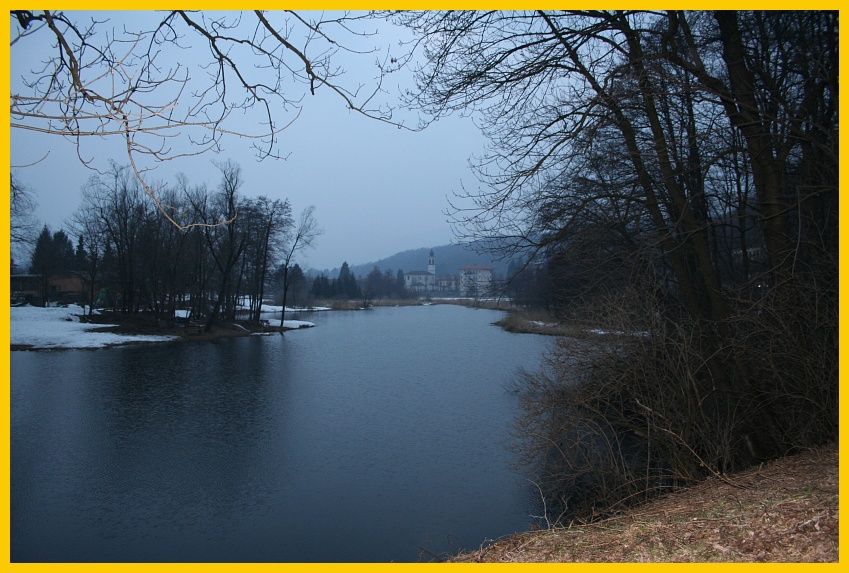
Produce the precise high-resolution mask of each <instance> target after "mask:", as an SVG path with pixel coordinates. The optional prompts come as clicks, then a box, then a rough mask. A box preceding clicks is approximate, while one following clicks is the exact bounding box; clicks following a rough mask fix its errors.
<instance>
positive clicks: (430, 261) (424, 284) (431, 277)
mask: <svg viewBox="0 0 849 573" xmlns="http://www.w3.org/2000/svg"><path fill="white" fill-rule="evenodd" d="M436 285H437V280H436V258H435V257H434V256H433V249H431V250H430V254H429V255H428V257H427V270H426V271H412V272H409V273H406V274H404V287H406V289H407V290H408V291H410V292H435V291H436V290H437V288H436Z"/></svg>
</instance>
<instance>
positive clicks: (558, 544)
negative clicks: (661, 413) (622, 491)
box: [451, 444, 839, 563]
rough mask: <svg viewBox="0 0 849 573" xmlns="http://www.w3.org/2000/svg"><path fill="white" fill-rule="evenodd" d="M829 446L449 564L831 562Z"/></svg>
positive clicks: (834, 451)
mask: <svg viewBox="0 0 849 573" xmlns="http://www.w3.org/2000/svg"><path fill="white" fill-rule="evenodd" d="M838 474H839V472H838V447H837V445H836V444H831V445H828V446H823V447H819V448H814V449H811V450H809V451H806V452H803V453H800V454H796V455H793V456H789V457H786V458H783V459H779V460H775V461H773V462H770V463H766V464H762V465H761V466H758V467H755V468H751V469H749V470H747V471H743V472H740V473H737V474H733V475H727V476H722V477H721V478H720V477H714V478H711V479H708V480H706V481H705V482H703V483H700V484H698V485H696V486H693V487H691V488H687V489H683V490H680V491H677V492H674V493H670V494H669V495H666V496H664V497H661V498H658V499H656V500H654V501H652V502H650V503H647V504H646V505H643V506H638V507H635V508H633V509H631V510H629V511H627V512H624V513H622V514H620V515H616V516H614V517H611V518H609V519H606V520H603V521H597V522H593V523H589V524H572V525H570V526H569V527H566V528H556V529H550V530H543V531H533V532H528V533H522V534H518V535H514V536H512V537H510V538H508V539H504V540H501V541H498V542H496V543H492V544H490V545H488V546H486V547H482V548H481V549H480V550H478V551H474V552H471V553H465V554H461V555H459V556H457V557H455V558H453V559H452V560H451V561H453V562H502V563H504V562H511V563H515V562H561V563H562V562H608V563H613V562H837V561H838V541H839V519H838V498H839V495H838V494H839V491H838Z"/></svg>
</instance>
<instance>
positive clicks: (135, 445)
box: [10, 305, 547, 562]
mask: <svg viewBox="0 0 849 573" xmlns="http://www.w3.org/2000/svg"><path fill="white" fill-rule="evenodd" d="M499 317H500V314H499V313H497V312H494V311H485V310H473V309H467V308H462V307H457V306H450V305H438V306H427V307H406V308H375V309H371V310H369V311H362V312H327V313H314V314H309V315H304V316H301V317H300V318H301V319H304V320H310V321H312V322H315V323H316V325H317V326H316V328H312V329H307V330H300V331H295V332H290V333H287V334H286V335H284V336H280V335H274V336H256V337H248V338H238V339H229V340H219V341H214V342H198V341H196V342H190V343H183V342H178V343H165V344H155V345H145V346H131V347H121V348H114V349H109V350H99V351H76V350H74V351H55V352H12V353H11V476H10V478H11V491H10V495H11V559H12V561H176V562H197V561H213V562H231V561H244V562H386V561H406V562H409V561H419V560H431V559H432V558H433V556H434V555H444V554H445V553H449V552H456V551H457V550H459V549H464V548H465V549H475V548H477V547H479V546H480V545H481V544H482V543H483V542H484V541H485V540H486V539H493V538H498V537H500V536H503V535H506V534H510V533H513V532H516V531H524V530H527V529H528V528H529V526H530V525H531V523H532V521H533V520H532V518H531V517H530V516H531V515H533V514H534V513H535V512H538V511H539V510H538V507H537V501H536V499H535V495H534V492H533V491H532V490H531V489H530V488H529V487H527V485H526V484H527V482H526V480H525V479H524V476H523V475H522V474H521V473H519V472H517V471H516V470H514V469H513V468H512V464H513V461H514V455H513V454H512V453H511V452H510V451H509V450H508V449H507V448H506V445H507V444H508V442H509V441H510V439H511V438H510V429H509V424H510V422H511V421H512V419H513V416H514V415H515V412H516V406H517V400H518V399H517V397H516V396H515V395H514V394H513V393H511V392H510V391H509V389H508V387H509V384H510V382H511V381H512V380H513V379H514V377H515V375H516V371H517V369H518V368H520V367H524V368H526V369H529V370H535V369H537V368H538V367H539V364H540V358H541V356H542V353H543V352H544V350H545V348H546V343H547V339H546V338H545V337H540V336H535V335H520V334H510V333H506V332H503V331H502V330H501V329H499V328H498V327H495V326H491V323H492V322H493V321H495V320H497V319H498V318H499Z"/></svg>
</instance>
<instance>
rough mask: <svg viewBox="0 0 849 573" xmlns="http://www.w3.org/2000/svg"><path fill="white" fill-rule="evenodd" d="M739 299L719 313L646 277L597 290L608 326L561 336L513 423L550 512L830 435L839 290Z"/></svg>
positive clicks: (525, 385)
mask: <svg viewBox="0 0 849 573" xmlns="http://www.w3.org/2000/svg"><path fill="white" fill-rule="evenodd" d="M811 292H812V293H813V292H814V291H811ZM740 302H741V303H740V304H738V305H737V307H736V310H735V314H734V315H733V316H731V317H730V318H729V319H728V321H727V323H725V324H723V325H717V324H706V323H703V322H702V323H700V322H698V321H695V320H692V319H690V320H688V319H687V318H685V316H684V315H683V314H682V315H676V314H675V307H674V305H670V304H668V303H667V302H666V301H664V300H663V298H662V297H661V296H659V292H654V291H651V290H648V289H636V288H632V289H627V290H625V291H621V292H619V293H618V294H617V296H616V297H608V298H604V297H600V298H597V299H596V303H597V304H600V305H602V306H603V312H600V313H599V316H601V317H603V318H604V321H605V323H606V325H607V328H610V329H612V331H614V332H615V334H610V335H608V336H605V337H603V338H599V339H596V340H591V339H582V340H578V339H574V338H565V337H564V338H561V339H559V340H558V342H557V344H556V345H554V347H553V350H552V351H551V352H550V355H549V356H548V359H547V362H546V364H545V367H544V368H543V370H542V371H541V372H538V373H534V374H526V375H525V376H524V378H523V381H522V392H521V398H522V400H521V410H520V414H519V416H518V418H517V421H516V424H515V428H516V431H517V433H518V435H519V436H520V437H521V438H522V439H521V444H522V446H521V454H522V461H523V462H524V463H525V464H527V465H528V467H529V468H530V469H531V472H532V475H533V477H532V480H533V481H534V483H536V484H537V486H538V487H539V489H540V492H541V495H542V496H543V498H544V500H545V502H546V508H547V510H548V511H549V512H550V515H549V516H548V518H551V517H552V516H553V517H554V518H555V519H556V518H558V517H559V518H561V519H584V520H585V519H592V518H593V517H594V516H597V515H598V513H599V511H603V512H608V511H610V510H611V509H615V508H617V507H620V506H624V505H629V504H632V503H635V502H641V501H644V500H646V499H648V498H649V497H651V496H653V495H656V494H658V493H662V492H664V491H667V490H669V489H670V488H674V487H676V486H679V485H684V484H689V483H692V482H694V481H697V480H700V479H702V478H704V477H705V476H707V475H714V476H718V477H720V478H721V477H722V476H723V475H724V474H726V473H727V472H731V471H736V470H739V469H741V468H744V467H747V466H748V465H750V464H752V463H755V462H759V461H764V460H765V459H770V458H774V457H778V456H782V455H786V454H788V453H790V452H793V451H797V450H798V449H801V448H804V447H808V446H811V445H817V444H822V443H825V442H828V441H829V440H833V439H836V435H837V427H838V426H837V415H838V402H837V390H838V385H837V346H836V334H837V320H836V316H837V314H836V303H835V302H834V301H828V300H825V299H824V298H823V297H822V295H819V296H817V295H814V294H810V295H809V296H806V295H804V294H800V292H799V291H795V292H790V291H780V290H776V292H770V293H768V295H766V296H762V297H761V298H759V299H758V300H755V301H752V300H749V301H746V302H745V304H743V301H740ZM617 309H621V312H618V313H617V312H616V310H617ZM635 311H636V312H635ZM634 316H639V317H642V318H641V320H640V321H639V322H635V321H634V320H633V317H634ZM727 333H730V335H729V334H727Z"/></svg>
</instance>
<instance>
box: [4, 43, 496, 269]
mask: <svg viewBox="0 0 849 573" xmlns="http://www.w3.org/2000/svg"><path fill="white" fill-rule="evenodd" d="M373 42H374V43H379V41H374V40H373ZM31 52H32V51H31V50H30V51H28V52H27V53H25V54H24V55H21V52H20V51H18V52H16V49H15V48H13V49H12V50H11V58H12V62H11V70H12V81H13V82H14V79H15V77H16V76H17V75H19V74H20V72H21V70H22V69H26V68H27V66H31V65H32V61H33V60H32V59H31V58H33V57H34V54H33V53H31ZM373 60H374V58H369V59H368V64H370V63H371V62H373ZM361 61H363V62H364V64H363V65H366V64H365V61H366V60H365V59H361ZM344 65H345V69H346V74H348V75H349V76H352V75H353V74H356V73H358V71H359V70H358V69H357V68H356V67H355V66H356V65H357V64H355V63H354V64H352V63H350V62H347V61H346V62H344ZM363 73H364V74H371V75H373V73H374V72H373V71H371V70H370V71H365V72H363ZM368 77H370V76H368ZM388 89H390V90H391V91H392V92H395V91H396V90H397V87H396V86H394V85H393V86H389V87H388ZM406 123H407V124H412V125H414V124H415V118H414V117H412V116H410V115H407V116H406ZM10 139H11V141H10V143H11V164H12V167H13V172H14V173H16V175H17V176H18V177H19V179H20V181H21V182H22V183H23V184H24V185H26V186H27V187H28V188H29V189H30V190H32V191H33V192H34V196H35V200H36V201H37V203H38V209H37V211H36V216H37V218H38V219H39V221H40V222H42V223H46V224H47V225H49V226H50V228H51V230H54V231H55V230H58V229H59V228H67V225H66V220H67V219H68V217H69V216H70V215H71V214H72V212H73V211H74V210H75V209H76V208H77V206H78V205H79V199H80V189H81V188H82V186H83V185H84V184H85V182H86V180H87V179H88V178H89V177H90V176H91V175H92V174H93V172H92V171H91V170H89V169H87V168H86V167H84V166H83V165H82V164H81V163H80V161H79V159H78V158H77V156H76V150H75V148H74V146H73V145H71V144H70V143H68V142H66V141H64V140H63V139H61V138H59V137H56V136H49V135H41V134H37V133H33V132H29V131H23V130H13V131H12V133H11V135H10ZM224 147H225V149H224V151H223V152H222V153H220V154H218V155H213V154H204V155H201V156H199V157H193V158H186V159H181V160H179V161H174V162H170V163H166V164H162V165H161V166H160V167H158V168H157V170H156V172H155V175H154V176H153V177H154V178H155V179H159V180H164V181H167V182H173V181H174V178H175V175H176V174H177V173H180V172H182V173H185V174H186V175H187V176H188V178H189V180H190V181H191V182H193V183H201V182H206V183H207V184H208V185H209V187H210V188H214V187H215V186H216V185H217V183H218V181H219V176H220V173H219V171H218V170H217V169H216V168H215V167H214V165H213V161H223V160H227V159H232V160H234V161H236V162H237V163H239V164H240V166H241V167H242V175H243V180H244V186H243V188H242V192H243V193H244V194H245V195H248V196H258V195H267V196H269V197H271V198H280V199H284V198H288V199H289V200H290V202H291V204H292V207H293V211H294V213H295V214H296V215H297V214H298V213H299V212H300V211H301V210H303V209H304V208H306V207H308V206H310V205H315V207H316V212H315V215H316V218H317V220H318V224H319V227H321V228H322V229H323V230H324V234H323V235H322V236H321V237H319V239H318V241H317V243H316V246H315V247H314V248H312V249H310V250H308V251H306V252H305V253H303V254H302V255H301V256H300V259H299V262H300V263H301V265H302V266H305V267H309V268H315V269H325V268H326V269H330V268H334V267H338V266H340V265H341V264H342V262H343V261H347V262H349V263H350V264H362V263H367V262H371V261H376V260H378V259H380V258H383V257H387V256H389V255H392V254H394V253H396V252H398V251H402V250H407V249H413V248H417V247H429V246H435V245H441V244H445V243H448V242H450V241H451V239H452V236H451V229H450V226H449V225H448V223H447V217H446V216H445V213H444V212H445V211H446V209H448V207H449V205H448V198H449V197H450V196H451V195H452V194H453V193H454V192H457V191H459V190H460V189H461V186H465V187H466V188H475V187H477V186H478V182H477V180H476V179H475V177H474V174H473V173H472V172H471V171H470V170H469V168H468V160H469V158H470V157H471V156H479V155H481V153H482V152H483V147H484V139H483V137H482V135H481V134H480V132H479V131H478V129H477V128H476V127H475V126H474V124H473V123H472V121H471V119H469V118H461V117H449V118H444V119H442V120H440V121H439V122H437V123H435V124H433V125H431V126H430V127H428V128H427V129H425V130H424V131H420V132H411V131H408V130H402V129H398V128H396V127H393V126H391V125H388V124H385V123H381V122H378V121H375V120H371V119H368V118H366V117H363V116H362V115H360V114H356V113H352V112H350V111H348V110H346V109H345V106H344V104H343V102H342V101H341V100H340V99H338V98H337V97H335V96H333V95H332V94H329V93H328V92H326V91H325V92H324V93H323V94H322V92H321V90H319V92H318V93H317V95H315V96H309V95H308V96H307V97H306V98H305V101H304V109H303V111H302V113H301V114H300V117H299V118H298V119H297V121H295V123H294V124H293V125H292V126H291V127H290V128H288V129H287V130H286V131H285V132H283V134H282V137H281V139H280V151H281V153H282V154H284V155H285V154H288V157H287V158H286V159H285V160H274V159H266V160H264V161H262V162H257V160H256V158H255V153H254V151H253V150H252V149H250V143H249V142H246V141H245V140H242V139H239V138H236V137H230V138H227V139H225V140H224ZM84 150H85V151H86V152H87V153H88V154H90V155H91V156H92V157H94V158H95V159H96V162H97V165H99V166H101V167H103V166H104V165H107V163H108V159H110V158H111V159H114V160H115V161H116V162H117V163H119V164H122V165H123V164H126V163H127V156H126V152H125V151H124V150H123V149H122V145H121V141H120V139H116V140H113V141H99V140H93V141H90V142H86V147H85V148H84ZM45 154H48V155H47V157H46V158H45V159H44V160H43V161H41V162H39V163H37V165H35V166H33V167H26V168H20V169H15V166H20V165H26V164H29V163H32V162H34V161H36V160H38V159H41V158H42V157H43V156H44V155H45Z"/></svg>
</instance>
